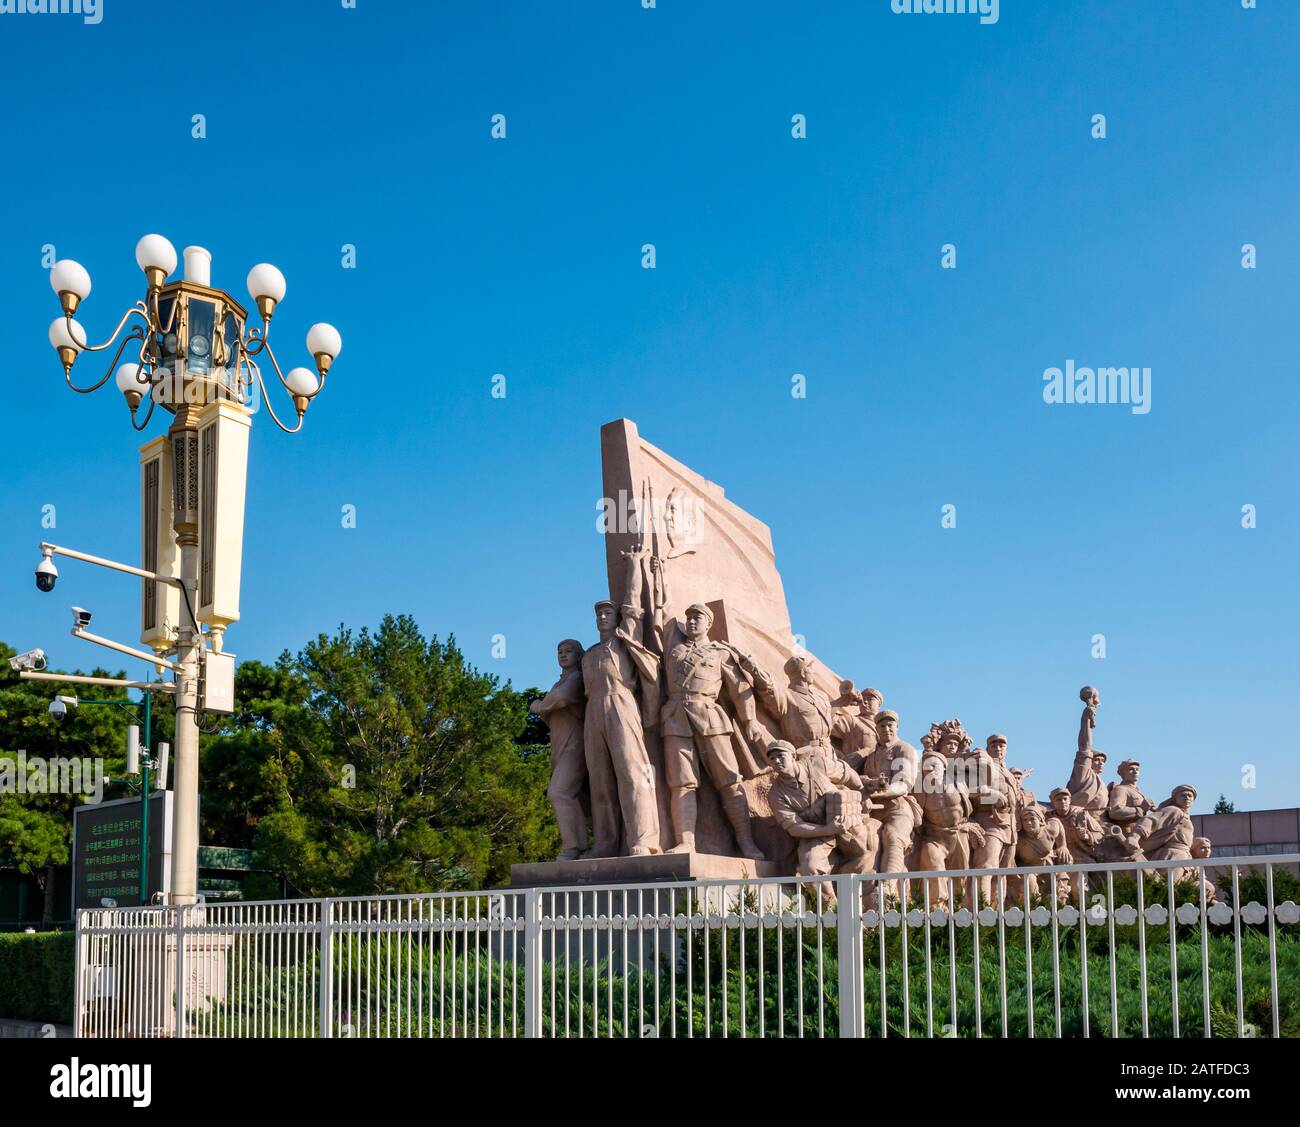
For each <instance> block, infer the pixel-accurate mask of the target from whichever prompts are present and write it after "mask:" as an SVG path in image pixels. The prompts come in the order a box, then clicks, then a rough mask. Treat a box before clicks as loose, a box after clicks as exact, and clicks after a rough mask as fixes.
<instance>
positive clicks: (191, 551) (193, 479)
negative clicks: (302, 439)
mask: <svg viewBox="0 0 1300 1127" xmlns="http://www.w3.org/2000/svg"><path fill="white" fill-rule="evenodd" d="M196 421H197V411H196V410H195V408H194V407H193V406H190V405H187V406H185V407H183V408H181V409H179V410H178V411H177V412H176V418H175V420H174V421H173V423H172V425H171V431H170V433H171V439H172V451H173V457H174V463H173V465H174V469H175V474H176V480H175V483H174V492H173V497H174V501H175V525H174V527H175V531H176V543H177V546H178V547H179V548H180V554H181V559H180V579H181V582H182V584H183V585H184V588H185V595H184V596H183V597H182V599H181V603H182V606H181V623H180V629H179V630H178V631H177V638H176V663H177V664H178V665H179V666H180V667H181V670H180V672H179V673H178V674H177V675H176V678H177V686H176V765H175V768H174V772H173V779H174V780H175V781H174V782H173V784H172V789H173V797H172V802H173V811H172V813H173V817H174V818H175V821H174V823H173V825H172V888H171V895H170V898H169V899H170V902H171V903H173V904H193V903H194V902H195V900H196V899H197V898H198V854H199V720H198V709H199V653H200V650H201V649H202V645H203V634H202V631H201V630H200V629H199V624H198V622H197V621H195V619H194V617H193V615H194V613H195V611H196V608H197V604H198V598H199V524H198V520H199V512H198V510H199V484H198V481H199V467H198V450H199V441H198V429H197V427H196V426H195V423H196Z"/></svg>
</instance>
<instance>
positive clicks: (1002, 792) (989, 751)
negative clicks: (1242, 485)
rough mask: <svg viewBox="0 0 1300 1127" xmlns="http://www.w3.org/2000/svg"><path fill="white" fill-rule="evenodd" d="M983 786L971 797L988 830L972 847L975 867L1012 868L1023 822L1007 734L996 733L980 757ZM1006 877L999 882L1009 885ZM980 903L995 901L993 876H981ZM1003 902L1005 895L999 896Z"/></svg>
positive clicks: (981, 822)
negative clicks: (1012, 771) (1020, 823)
mask: <svg viewBox="0 0 1300 1127" xmlns="http://www.w3.org/2000/svg"><path fill="white" fill-rule="evenodd" d="M977 769H978V771H979V785H978V789H977V791H976V793H975V794H973V795H972V796H971V797H972V798H973V799H974V801H975V821H976V822H978V823H979V825H980V828H981V829H983V831H984V840H983V841H982V842H981V843H980V844H978V845H977V846H975V847H974V848H973V849H972V850H971V866H972V867H973V868H976V869H1009V868H1011V867H1013V866H1014V865H1015V863H1016V831H1017V829H1018V825H1019V816H1018V815H1019V808H1020V783H1019V781H1018V780H1017V779H1016V777H1015V776H1014V775H1013V774H1012V773H1011V770H1010V769H1009V768H1008V767H1007V737H1006V736H1004V735H1003V734H1002V733H1001V732H994V733H993V735H991V736H989V738H988V739H987V740H985V741H984V752H983V753H982V754H981V755H980V756H979V757H978V760H977ZM1006 883H1007V882H1006V879H1005V878H1003V879H1002V880H1000V881H999V882H998V884H999V887H1000V888H1005V886H1006ZM979 888H980V903H981V904H992V903H993V898H992V895H991V894H992V891H993V878H992V877H991V876H984V877H980V878H979ZM997 900H998V902H999V903H1000V902H1001V900H1002V897H1001V895H999V896H998V898H997Z"/></svg>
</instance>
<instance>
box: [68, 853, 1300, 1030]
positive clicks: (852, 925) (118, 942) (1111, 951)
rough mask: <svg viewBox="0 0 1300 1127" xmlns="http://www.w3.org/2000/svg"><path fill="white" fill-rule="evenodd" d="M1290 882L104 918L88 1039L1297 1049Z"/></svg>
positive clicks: (893, 887)
mask: <svg viewBox="0 0 1300 1127" xmlns="http://www.w3.org/2000/svg"><path fill="white" fill-rule="evenodd" d="M1297 864H1300V854H1292V855H1286V856H1277V857H1269V858H1267V859H1266V860H1265V859H1259V860H1258V862H1257V863H1256V864H1254V865H1252V866H1246V865H1239V864H1235V863H1234V864H1230V865H1225V864H1224V863H1223V862H1221V861H1219V862H1216V861H1209V862H1199V861H1173V862H1150V861H1148V862H1143V863H1142V865H1141V867H1140V868H1138V867H1135V866H1134V865H1133V864H1131V863H1129V864H1117V865H1075V866H1057V867H1051V868H1040V869H978V870H970V871H961V872H955V871H954V872H935V873H904V874H867V875H863V876H856V875H847V876H835V877H829V878H807V877H789V878H779V879H758V880H743V881H707V882H695V883H689V884H671V883H664V884H649V885H640V886H628V885H616V886H597V887H593V886H582V887H571V888H542V889H519V890H503V891H495V892H469V893H459V892H458V893H438V894H431V895H419V896H369V897H342V898H330V899H325V900H288V901H274V902H266V903H234V904H219V905H193V906H188V907H184V908H173V907H166V908H128V909H96V910H89V911H82V912H79V913H78V918H77V962H76V966H77V982H76V999H75V1008H76V1026H77V1031H78V1033H79V1034H80V1035H81V1036H88V1037H103V1036H141V1037H153V1036H182V1037H246V1036H251V1037H516V1036H533V1037H543V1036H546V1037H820V1036H841V1037H858V1036H881V1037H892V1036H904V1037H907V1036H926V1037H933V1036H1003V1037H1007V1036H1011V1037H1024V1036H1028V1037H1033V1036H1040V1037H1041V1036H1056V1037H1060V1036H1067V1037H1070V1036H1082V1037H1088V1036H1096V1035H1104V1036H1174V1037H1179V1036H1205V1037H1210V1036H1273V1037H1277V1036H1284V1035H1288V1034H1290V1035H1300V928H1298V927H1297V926H1296V925H1297V923H1300V908H1298V907H1297V905H1296V903H1295V901H1294V899H1292V898H1289V897H1279V896H1278V895H1277V892H1278V887H1277V886H1278V885H1280V884H1282V883H1283V882H1289V883H1286V886H1285V887H1286V888H1287V889H1292V890H1293V889H1294V888H1295V887H1296V884H1295V878H1294V877H1293V876H1292V875H1291V872H1292V871H1293V870H1294V869H1295V867H1296V866H1297ZM1207 867H1208V868H1209V870H1210V874H1209V876H1208V877H1207V871H1206V870H1207ZM1170 870H1181V871H1182V874H1183V875H1184V876H1185V877H1186V878H1187V879H1184V880H1181V881H1170V880H1168V879H1167V874H1168V872H1169V871H1170ZM980 878H985V879H983V880H981V879H980ZM1215 879H1217V880H1218V881H1219V882H1220V884H1219V888H1218V890H1217V893H1216V891H1215V889H1214V886H1213V885H1212V884H1211V883H1210V881H1211V880H1215ZM963 885H965V886H966V888H965V889H964V888H963ZM981 886H982V887H981ZM899 891H901V892H902V895H903V899H904V903H905V907H904V906H900V905H899V904H898V903H897V902H896V898H897V894H898V892H899ZM882 892H884V893H885V898H884V899H885V902H884V904H883V905H881V904H880V903H879V900H880V894H881V893H882ZM1294 895H1295V893H1294V892H1293V891H1292V892H1291V893H1290V896H1294ZM964 897H968V898H969V899H966V900H965V904H964V906H963V900H964ZM1216 897H1217V898H1216ZM1026 904H1027V905H1028V907H1027V908H1026ZM882 907H883V911H882V910H881V908H882Z"/></svg>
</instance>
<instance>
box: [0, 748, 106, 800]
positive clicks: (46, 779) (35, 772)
mask: <svg viewBox="0 0 1300 1127" xmlns="http://www.w3.org/2000/svg"><path fill="white" fill-rule="evenodd" d="M0 794H79V795H82V796H83V797H84V798H85V799H86V801H87V802H88V803H91V804H95V803H99V802H102V801H103V800H104V761H103V760H102V759H89V758H84V757H83V758H72V759H65V758H64V757H63V756H56V757H55V758H53V759H45V758H43V757H42V756H39V755H28V754H27V752H25V751H20V752H18V754H17V757H14V756H8V755H6V756H3V757H0Z"/></svg>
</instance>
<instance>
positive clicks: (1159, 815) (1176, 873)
mask: <svg viewBox="0 0 1300 1127" xmlns="http://www.w3.org/2000/svg"><path fill="white" fill-rule="evenodd" d="M1195 801H1196V788H1195V787H1194V786H1192V785H1191V784H1190V783H1182V784H1181V785H1179V786H1176V787H1174V793H1173V794H1171V795H1170V796H1169V797H1168V798H1166V799H1165V800H1164V802H1162V803H1161V804H1160V805H1159V807H1158V808H1157V809H1155V810H1151V811H1149V812H1148V813H1146V814H1144V815H1143V816H1142V817H1141V818H1139V819H1138V820H1137V822H1136V823H1135V824H1134V826H1133V836H1134V837H1136V838H1137V839H1138V841H1140V842H1141V843H1142V851H1143V852H1144V853H1145V854H1146V855H1147V857H1148V859H1149V860H1152V861H1180V860H1191V857H1192V839H1193V838H1194V837H1195V836H1196V832H1195V830H1194V829H1193V828H1192V815H1191V809H1192V803H1193V802H1195ZM1189 872H1191V873H1192V875H1193V876H1194V875H1195V870H1188V869H1172V870H1170V872H1169V878H1170V879H1171V880H1174V881H1178V880H1185V879H1186V874H1187V873H1189Z"/></svg>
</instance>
